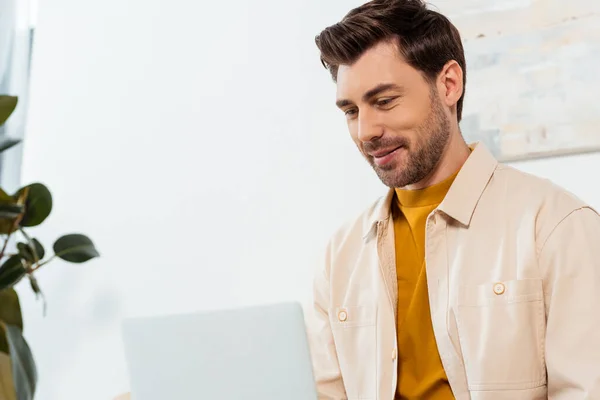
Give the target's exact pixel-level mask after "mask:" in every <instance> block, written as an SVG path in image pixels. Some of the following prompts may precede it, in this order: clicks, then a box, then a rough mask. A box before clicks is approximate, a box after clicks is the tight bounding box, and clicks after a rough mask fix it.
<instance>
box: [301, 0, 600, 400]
mask: <svg viewBox="0 0 600 400" xmlns="http://www.w3.org/2000/svg"><path fill="white" fill-rule="evenodd" d="M316 44H317V46H318V48H319V50H320V52H321V61H322V62H323V64H324V65H325V66H326V67H327V68H328V69H329V71H330V72H331V75H332V77H333V79H334V81H335V82H336V84H337V106H338V107H339V108H340V109H341V111H342V112H343V113H344V114H345V116H346V119H347V124H348V129H349V131H350V135H351V137H352V139H353V140H354V142H355V143H356V146H357V147H358V149H359V150H360V152H361V153H362V154H363V156H364V157H365V158H366V159H367V161H368V162H369V163H370V164H371V166H372V167H373V169H374V170H375V172H376V174H377V175H378V177H379V178H380V179H381V181H382V182H383V183H384V184H385V185H387V186H389V187H390V190H389V192H388V193H387V195H386V196H384V197H383V198H382V199H380V200H379V201H378V202H377V203H375V204H374V205H373V206H372V207H370V208H369V209H368V210H366V211H365V212H364V213H363V214H362V215H361V216H360V217H359V218H357V219H355V220H354V221H352V222H351V223H349V224H347V225H346V226H345V227H343V228H342V229H340V230H339V231H338V232H337V233H336V234H335V235H334V236H333V237H332V239H331V241H330V243H329V244H328V246H327V251H326V254H325V257H324V260H323V264H322V265H321V266H320V267H319V269H318V271H317V273H316V276H315V286H314V310H310V311H311V312H310V313H308V314H309V325H308V326H309V338H310V342H311V352H312V356H313V360H314V372H315V377H316V380H317V385H318V392H319V396H320V398H322V399H378V400H391V399H394V398H395V399H451V398H457V399H486V400H488V399H510V400H519V399H546V398H551V399H558V400H567V399H569V400H570V399H600V311H599V310H598V309H597V307H599V306H600V245H599V244H598V243H597V241H598V240H600V217H599V216H598V214H597V213H596V212H595V211H594V210H593V209H592V208H590V207H589V206H587V205H586V204H584V203H583V202H582V201H580V200H579V199H577V198H576V197H574V196H572V195H571V194H569V193H567V192H566V191H564V190H562V189H561V188H558V187H556V186H554V185H553V184H551V183H550V182H548V181H545V180H542V179H538V178H535V177H533V176H530V175H527V174H524V173H521V172H519V171H517V170H515V169H513V168H510V167H507V166H504V165H502V164H499V163H498V162H497V161H496V160H495V159H494V157H493V156H492V155H491V154H490V152H489V151H488V150H487V149H486V148H485V147H484V146H483V145H482V144H472V145H471V146H469V145H467V143H465V141H464V140H463V138H462V136H461V132H460V129H459V122H460V120H461V114H462V105H463V98H464V95H465V84H466V66H465V57H464V52H463V47H462V45H461V39H460V35H459V33H458V31H457V30H456V28H455V27H454V26H453V25H452V24H451V23H450V22H449V21H448V19H447V18H446V17H444V16H443V15H441V14H439V13H437V12H434V11H431V10H428V9H427V8H426V5H425V3H424V2H423V1H421V0H375V1H371V2H369V3H367V4H364V5H363V6H361V7H358V8H356V9H354V10H352V11H350V12H349V13H348V14H347V15H346V16H345V17H344V19H343V20H342V21H341V22H339V23H337V24H335V25H333V26H330V27H328V28H327V29H325V30H324V31H323V32H321V33H320V34H319V35H318V36H317V38H316ZM491 95H493V94H491ZM498 101H502V99H498Z"/></svg>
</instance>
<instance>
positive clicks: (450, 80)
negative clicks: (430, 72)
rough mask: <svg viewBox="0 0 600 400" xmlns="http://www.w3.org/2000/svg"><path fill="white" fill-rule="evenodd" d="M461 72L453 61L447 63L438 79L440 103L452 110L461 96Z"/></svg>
mask: <svg viewBox="0 0 600 400" xmlns="http://www.w3.org/2000/svg"><path fill="white" fill-rule="evenodd" d="M463 90H464V88H463V70H462V68H461V67H460V65H458V63H457V62H456V61H454V60H451V61H448V62H447V63H446V65H444V68H442V72H440V74H439V77H438V92H439V93H440V97H441V98H442V101H443V102H444V103H445V104H446V105H447V106H448V107H450V108H454V107H455V106H456V103H458V100H459V99H460V97H461V96H462V94H463Z"/></svg>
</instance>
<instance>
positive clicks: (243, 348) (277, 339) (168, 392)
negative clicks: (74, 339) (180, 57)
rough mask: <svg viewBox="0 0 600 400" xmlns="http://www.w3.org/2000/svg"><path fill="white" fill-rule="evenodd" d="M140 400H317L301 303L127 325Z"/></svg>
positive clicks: (130, 363)
mask: <svg viewBox="0 0 600 400" xmlns="http://www.w3.org/2000/svg"><path fill="white" fill-rule="evenodd" d="M122 333H123V341H124V345H125V357H126V361H127V368H128V372H129V378H130V384H131V399H132V400H166V399H169V400H240V399H245V400H281V399H286V400H316V399H317V394H316V388H315V383H314V378H313V370H312V365H311V358H310V353H309V348H308V341H307V337H306V330H305V325H304V317H303V312H302V308H301V306H300V305H299V304H297V303H282V304H274V305H265V306H254V307H248V308H241V309H235V310H223V311H212V312H203V313H196V314H184V315H171V316H162V317H144V318H132V319H126V320H125V321H124V322H123V326H122Z"/></svg>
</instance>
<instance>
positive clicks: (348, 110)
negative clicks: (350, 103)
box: [344, 108, 356, 117]
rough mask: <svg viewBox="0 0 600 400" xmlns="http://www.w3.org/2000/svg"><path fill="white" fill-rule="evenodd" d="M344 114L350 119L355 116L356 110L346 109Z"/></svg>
mask: <svg viewBox="0 0 600 400" xmlns="http://www.w3.org/2000/svg"><path fill="white" fill-rule="evenodd" d="M344 114H346V115H347V116H349V117H351V116H353V115H354V114H356V109H354V108H349V109H347V110H346V111H344Z"/></svg>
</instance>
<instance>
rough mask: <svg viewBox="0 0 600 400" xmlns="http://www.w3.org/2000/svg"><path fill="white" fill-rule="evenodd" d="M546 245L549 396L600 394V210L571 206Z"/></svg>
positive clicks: (559, 399)
mask: <svg viewBox="0 0 600 400" xmlns="http://www.w3.org/2000/svg"><path fill="white" fill-rule="evenodd" d="M542 246H543V247H542V248H541V250H540V253H539V255H540V258H539V262H540V268H541V271H542V274H543V276H544V282H545V288H544V292H545V300H546V318H547V326H546V368H547V374H548V398H549V399H552V400H573V399H600V216H599V215H598V214H597V213H596V212H595V211H594V210H593V209H591V208H589V207H583V208H579V209H577V210H575V211H573V212H571V213H570V214H569V215H567V216H566V217H565V218H564V219H563V220H562V221H561V222H560V223H559V224H558V225H557V226H556V227H555V228H554V230H553V231H552V232H551V233H550V235H549V236H548V239H547V240H546V241H545V243H544V244H543V245H542Z"/></svg>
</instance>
